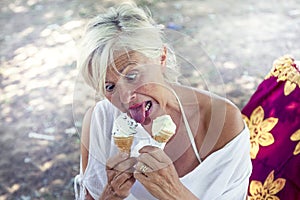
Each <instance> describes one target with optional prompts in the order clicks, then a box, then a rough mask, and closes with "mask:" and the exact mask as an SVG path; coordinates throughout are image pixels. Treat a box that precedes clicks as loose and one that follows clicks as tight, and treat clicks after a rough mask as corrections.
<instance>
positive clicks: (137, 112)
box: [129, 101, 153, 124]
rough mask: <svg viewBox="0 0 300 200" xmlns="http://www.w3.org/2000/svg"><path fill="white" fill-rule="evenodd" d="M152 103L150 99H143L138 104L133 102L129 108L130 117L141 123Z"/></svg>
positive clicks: (147, 114) (149, 110)
mask: <svg viewBox="0 0 300 200" xmlns="http://www.w3.org/2000/svg"><path fill="white" fill-rule="evenodd" d="M152 105H153V103H152V102H151V101H144V102H143V103H140V104H135V105H133V106H131V107H130V108H129V112H130V115H131V117H132V118H133V119H134V120H135V121H136V122H138V123H141V124H142V123H143V122H144V121H145V119H146V118H147V117H148V116H149V115H150V112H151V108H152Z"/></svg>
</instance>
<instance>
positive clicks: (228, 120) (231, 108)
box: [214, 100, 244, 150]
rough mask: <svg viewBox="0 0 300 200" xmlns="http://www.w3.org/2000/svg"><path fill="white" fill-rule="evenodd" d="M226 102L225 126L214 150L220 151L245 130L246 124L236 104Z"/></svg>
mask: <svg viewBox="0 0 300 200" xmlns="http://www.w3.org/2000/svg"><path fill="white" fill-rule="evenodd" d="M224 101H225V103H224V105H225V110H224V113H225V118H224V125H223V127H222V130H221V135H220V137H219V138H218V140H217V143H216V145H215V146H214V150H218V149H220V148H222V147H223V146H225V145H226V144H227V143H228V142H230V141H231V140H232V139H234V138H235V137H236V136H237V135H238V134H240V133H241V132H242V131H243V129H244V122H243V119H242V115H241V112H240V110H239V108H237V107H236V106H235V105H234V104H232V103H231V102H229V101H227V100H224Z"/></svg>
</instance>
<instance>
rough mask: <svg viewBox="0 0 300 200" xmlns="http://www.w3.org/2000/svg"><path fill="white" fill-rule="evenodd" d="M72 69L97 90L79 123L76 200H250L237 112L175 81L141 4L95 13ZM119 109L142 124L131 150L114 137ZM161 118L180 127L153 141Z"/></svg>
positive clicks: (245, 137)
mask: <svg viewBox="0 0 300 200" xmlns="http://www.w3.org/2000/svg"><path fill="white" fill-rule="evenodd" d="M166 37H167V36H166ZM78 66H79V68H80V69H81V72H82V74H83V77H84V78H85V81H86V82H87V83H88V84H89V85H90V86H91V87H92V88H94V89H95V91H96V92H97V94H99V95H100V96H101V97H103V98H102V100H100V101H98V102H97V104H96V105H95V107H93V108H91V109H90V110H89V111H88V112H87V113H86V115H85V118H84V122H83V127H82V135H81V141H82V148H81V172H80V175H78V176H77V177H76V183H78V184H79V185H80V190H77V189H76V191H75V192H76V197H77V198H78V199H84V198H86V199H189V200H192V199H201V200H212V199H219V200H220V199H224V200H225V199H226V200H228V199H240V200H242V199H243V200H244V199H245V198H246V194H247V188H248V181H249V176H250V174H251V169H252V167H251V161H250V154H249V132H248V129H247V127H246V126H245V123H244V122H243V120H242V117H241V113H240V111H239V110H238V109H237V107H236V106H234V105H233V104H232V103H230V102H229V101H228V100H226V99H223V98H220V97H218V96H216V95H214V94H211V93H209V92H207V91H202V90H199V89H194V88H191V87H187V86H183V85H180V84H179V83H177V75H178V72H177V69H176V68H177V64H176V57H175V54H174V52H172V50H171V49H170V48H169V47H168V44H165V43H164V42H163V37H162V31H161V29H160V27H159V26H157V25H156V24H155V22H154V21H153V20H152V19H151V17H150V16H149V15H148V14H146V13H145V12H144V10H142V9H140V8H138V7H137V6H136V5H135V4H133V3H125V4H121V5H119V6H118V7H116V8H111V9H110V10H108V11H107V13H104V14H101V15H99V16H98V17H96V18H94V19H92V20H91V22H90V23H89V24H88V26H87V30H86V34H85V35H84V37H83V40H82V47H81V51H80V56H79V59H78ZM120 113H127V115H128V116H129V117H131V118H132V119H134V120H135V121H136V122H137V123H138V127H137V134H136V136H135V141H134V144H133V147H132V151H133V152H136V154H135V155H133V154H130V155H129V154H126V153H119V152H118V149H117V147H116V146H115V144H114V141H113V139H112V127H113V123H114V121H115V119H116V118H117V117H118V115H120ZM162 115H169V116H170V117H171V118H172V120H173V121H174V123H175V124H176V133H175V134H174V136H173V137H172V138H171V139H170V140H169V141H168V142H167V144H166V145H165V147H164V148H158V147H156V146H153V145H149V144H153V143H152V142H151V141H152V140H153V139H152V132H151V127H152V124H153V120H154V119H156V118H157V117H159V116H162ZM139 140H143V141H149V143H148V144H147V143H143V144H144V145H140V144H141V143H140V141H139Z"/></svg>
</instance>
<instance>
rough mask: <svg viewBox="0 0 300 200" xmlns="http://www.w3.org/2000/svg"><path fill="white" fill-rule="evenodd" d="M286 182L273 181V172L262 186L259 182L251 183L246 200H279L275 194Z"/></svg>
mask: <svg viewBox="0 0 300 200" xmlns="http://www.w3.org/2000/svg"><path fill="white" fill-rule="evenodd" d="M285 182H286V180H285V179H284V178H278V179H276V180H275V181H274V170H273V171H271V173H270V174H269V175H268V177H267V178H266V180H265V182H264V184H262V183H261V182H260V181H255V180H253V181H251V183H250V188H249V193H250V195H249V196H248V200H280V199H279V198H278V197H277V196H276V194H277V193H278V192H279V191H280V190H282V189H283V188H284V186H285Z"/></svg>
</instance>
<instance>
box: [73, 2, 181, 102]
mask: <svg viewBox="0 0 300 200" xmlns="http://www.w3.org/2000/svg"><path fill="white" fill-rule="evenodd" d="M163 38H164V37H163V32H162V30H161V27H160V26H157V25H156V24H155V23H154V21H153V19H152V18H151V15H150V12H149V13H146V12H145V11H144V10H143V9H141V8H138V7H137V5H136V4H134V3H122V4H120V5H119V6H118V7H115V8H114V7H113V8H110V9H109V10H108V11H107V12H106V13H104V14H101V15H99V16H97V17H95V18H93V19H92V20H91V21H90V22H89V24H88V25H87V28H86V32H85V35H84V37H83V38H82V43H81V45H80V52H79V56H78V60H77V67H78V68H79V69H80V71H81V73H82V75H83V77H84V80H85V81H86V83H87V84H88V85H89V86H91V87H92V88H94V89H95V90H96V93H97V94H99V95H100V96H101V97H104V90H105V89H104V88H105V75H106V71H107V68H108V66H109V64H110V63H113V61H114V56H113V55H114V51H116V50H125V51H131V50H134V51H138V52H140V53H142V54H143V55H145V56H147V57H149V58H157V57H159V56H161V54H162V52H163V48H164V47H167V49H168V54H167V62H166V65H167V66H166V72H165V74H164V76H165V79H166V80H167V81H169V82H177V70H176V57H175V54H174V53H173V51H172V50H171V48H170V47H168V46H167V44H164V43H163Z"/></svg>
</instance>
